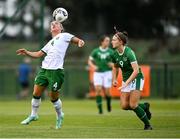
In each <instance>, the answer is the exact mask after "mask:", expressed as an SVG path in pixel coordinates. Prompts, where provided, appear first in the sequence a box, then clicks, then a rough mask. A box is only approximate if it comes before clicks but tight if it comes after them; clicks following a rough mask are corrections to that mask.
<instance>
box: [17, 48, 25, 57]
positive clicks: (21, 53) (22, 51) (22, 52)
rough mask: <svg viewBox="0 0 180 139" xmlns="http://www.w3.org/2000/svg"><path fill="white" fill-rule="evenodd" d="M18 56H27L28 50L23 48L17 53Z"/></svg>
mask: <svg viewBox="0 0 180 139" xmlns="http://www.w3.org/2000/svg"><path fill="white" fill-rule="evenodd" d="M16 53H17V55H27V50H26V49H24V48H22V49H18V50H17V51H16Z"/></svg>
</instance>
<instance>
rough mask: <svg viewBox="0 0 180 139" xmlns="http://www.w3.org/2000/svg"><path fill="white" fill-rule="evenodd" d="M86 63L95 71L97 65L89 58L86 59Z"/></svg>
mask: <svg viewBox="0 0 180 139" xmlns="http://www.w3.org/2000/svg"><path fill="white" fill-rule="evenodd" d="M88 65H89V66H90V67H92V68H93V69H94V70H95V71H96V70H97V69H98V67H97V66H96V65H95V64H94V62H93V60H92V59H91V58H89V59H88Z"/></svg>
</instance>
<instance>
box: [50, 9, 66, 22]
mask: <svg viewBox="0 0 180 139" xmlns="http://www.w3.org/2000/svg"><path fill="white" fill-rule="evenodd" d="M53 18H54V20H56V21H59V22H60V23H62V22H64V21H65V20H66V19H67V18H68V12H67V11H66V9H64V8H57V9H55V10H54V12H53Z"/></svg>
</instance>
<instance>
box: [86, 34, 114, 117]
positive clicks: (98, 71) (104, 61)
mask: <svg viewBox="0 0 180 139" xmlns="http://www.w3.org/2000/svg"><path fill="white" fill-rule="evenodd" d="M109 44H110V38H109V37H108V36H102V37H101V39H100V46H99V48H96V49H94V50H93V51H92V53H91V55H90V57H89V60H88V64H89V66H90V67H92V68H93V69H94V70H95V73H94V86H95V91H96V103H97V107H98V109H99V114H102V113H103V110H102V96H101V92H102V89H103V90H104V93H105V97H106V100H107V110H108V112H110V111H111V94H110V92H109V91H110V88H111V86H112V66H113V63H112V62H111V61H112V59H111V56H112V54H113V50H111V49H110V48H109Z"/></svg>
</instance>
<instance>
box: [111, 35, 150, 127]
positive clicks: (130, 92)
mask: <svg viewBox="0 0 180 139" xmlns="http://www.w3.org/2000/svg"><path fill="white" fill-rule="evenodd" d="M127 39H128V35H127V33H126V32H116V34H115V35H114V36H113V38H112V45H113V48H115V49H116V50H115V52H114V54H113V57H112V59H113V63H114V64H115V67H116V68H115V72H114V73H113V85H114V86H116V85H117V75H118V71H119V68H120V69H121V71H122V76H123V82H122V86H121V87H120V88H119V90H121V92H122V93H121V107H122V109H123V110H132V111H134V112H135V113H136V115H137V116H138V117H139V119H140V120H141V121H142V122H143V123H144V130H152V127H151V124H150V122H149V120H150V119H151V113H150V111H149V106H150V105H149V103H139V98H140V94H141V91H142V89H143V85H144V76H143V73H142V71H141V68H140V67H139V65H138V62H137V59H136V55H135V53H134V51H133V50H132V49H131V48H130V47H128V46H127Z"/></svg>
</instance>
